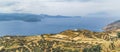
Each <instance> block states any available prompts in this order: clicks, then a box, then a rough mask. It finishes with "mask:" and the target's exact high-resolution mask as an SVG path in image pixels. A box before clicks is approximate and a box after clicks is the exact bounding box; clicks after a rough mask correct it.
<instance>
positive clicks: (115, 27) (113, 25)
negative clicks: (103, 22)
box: [104, 20, 120, 31]
mask: <svg viewBox="0 0 120 52" xmlns="http://www.w3.org/2000/svg"><path fill="white" fill-rule="evenodd" d="M119 29H120V20H118V21H115V22H113V23H111V24H108V25H107V26H106V27H104V30H105V31H115V30H119Z"/></svg>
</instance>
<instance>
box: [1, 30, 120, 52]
mask: <svg viewBox="0 0 120 52" xmlns="http://www.w3.org/2000/svg"><path fill="white" fill-rule="evenodd" d="M113 34H114V36H112V35H113ZM0 51H1V52H12V51H13V52H19V51H20V52H25V51H26V52H117V51H118V52H119V51H120V39H119V38H118V36H117V33H116V32H115V33H113V32H112V33H111V32H92V31H89V30H66V31H63V32H60V33H57V34H43V35H37V36H4V37H1V38H0Z"/></svg>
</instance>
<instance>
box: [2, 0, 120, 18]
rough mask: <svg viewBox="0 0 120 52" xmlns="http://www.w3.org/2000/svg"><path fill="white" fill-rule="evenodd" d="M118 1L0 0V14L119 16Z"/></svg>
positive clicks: (119, 3) (119, 7)
mask: <svg viewBox="0 0 120 52" xmlns="http://www.w3.org/2000/svg"><path fill="white" fill-rule="evenodd" d="M119 5H120V0H0V13H34V14H49V15H73V16H75V15H77V16H86V15H91V14H92V15H94V14H100V15H110V16H119V14H120V6H119Z"/></svg>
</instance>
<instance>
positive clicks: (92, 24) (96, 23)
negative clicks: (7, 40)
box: [0, 17, 118, 36]
mask: <svg viewBox="0 0 120 52" xmlns="http://www.w3.org/2000/svg"><path fill="white" fill-rule="evenodd" d="M116 20H118V19H115V18H100V17H98V18H97V17H80V18H78V17H76V18H72V17H71V18H44V19H41V21H38V22H24V21H17V20H12V21H0V36H5V35H11V36H14V35H18V36H28V35H40V34H49V33H51V34H53V33H59V32H61V31H65V30H68V29H88V30H92V31H103V30H102V28H103V27H104V26H106V25H107V24H109V23H111V22H113V21H116Z"/></svg>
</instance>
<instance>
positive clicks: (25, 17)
mask: <svg viewBox="0 0 120 52" xmlns="http://www.w3.org/2000/svg"><path fill="white" fill-rule="evenodd" d="M70 17H72V16H61V15H57V16H51V15H46V14H40V15H37V14H27V13H22V14H21V13H12V14H9V13H0V21H13V20H18V21H24V22H38V21H41V19H43V18H70ZM74 17H79V16H74Z"/></svg>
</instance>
